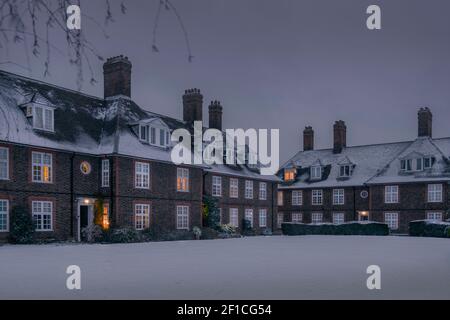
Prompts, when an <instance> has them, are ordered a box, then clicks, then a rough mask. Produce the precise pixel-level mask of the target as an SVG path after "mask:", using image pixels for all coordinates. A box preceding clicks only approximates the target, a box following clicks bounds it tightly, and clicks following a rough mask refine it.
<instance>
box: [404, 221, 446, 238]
mask: <svg viewBox="0 0 450 320" xmlns="http://www.w3.org/2000/svg"><path fill="white" fill-rule="evenodd" d="M409 235H410V236H413V237H437V238H447V237H450V222H438V221H432V220H415V221H411V222H410V223H409Z"/></svg>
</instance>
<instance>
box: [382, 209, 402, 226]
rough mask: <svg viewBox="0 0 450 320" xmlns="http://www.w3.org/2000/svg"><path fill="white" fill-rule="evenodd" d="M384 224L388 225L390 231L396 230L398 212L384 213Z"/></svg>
mask: <svg viewBox="0 0 450 320" xmlns="http://www.w3.org/2000/svg"><path fill="white" fill-rule="evenodd" d="M384 222H385V223H386V224H387V225H388V227H389V229H390V230H398V224H399V214H398V212H385V213H384Z"/></svg>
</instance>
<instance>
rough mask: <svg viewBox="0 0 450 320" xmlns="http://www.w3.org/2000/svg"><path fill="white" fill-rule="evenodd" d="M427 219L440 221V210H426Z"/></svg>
mask: <svg viewBox="0 0 450 320" xmlns="http://www.w3.org/2000/svg"><path fill="white" fill-rule="evenodd" d="M427 220H433V221H442V212H427Z"/></svg>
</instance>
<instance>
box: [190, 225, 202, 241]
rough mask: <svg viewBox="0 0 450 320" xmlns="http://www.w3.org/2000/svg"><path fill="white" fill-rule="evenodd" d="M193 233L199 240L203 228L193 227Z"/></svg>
mask: <svg viewBox="0 0 450 320" xmlns="http://www.w3.org/2000/svg"><path fill="white" fill-rule="evenodd" d="M192 233H193V234H194V236H195V239H196V240H199V239H200V237H201V236H202V230H201V229H200V228H199V227H193V228H192Z"/></svg>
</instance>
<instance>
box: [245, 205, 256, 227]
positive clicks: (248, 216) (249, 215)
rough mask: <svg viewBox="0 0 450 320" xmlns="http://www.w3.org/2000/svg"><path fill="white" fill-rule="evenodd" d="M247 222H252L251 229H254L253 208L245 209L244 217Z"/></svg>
mask: <svg viewBox="0 0 450 320" xmlns="http://www.w3.org/2000/svg"><path fill="white" fill-rule="evenodd" d="M244 218H245V220H247V221H250V227H251V228H253V225H254V223H253V209H251V208H246V209H245V215H244Z"/></svg>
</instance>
